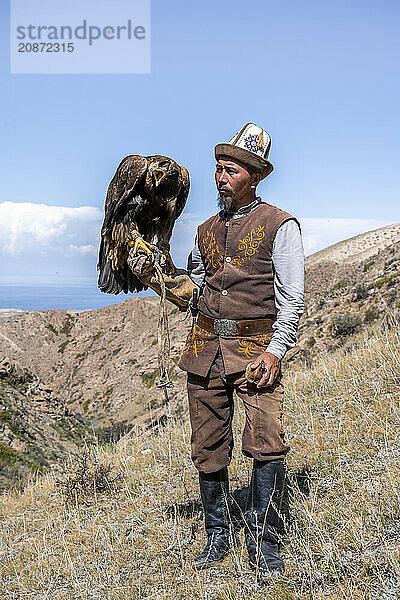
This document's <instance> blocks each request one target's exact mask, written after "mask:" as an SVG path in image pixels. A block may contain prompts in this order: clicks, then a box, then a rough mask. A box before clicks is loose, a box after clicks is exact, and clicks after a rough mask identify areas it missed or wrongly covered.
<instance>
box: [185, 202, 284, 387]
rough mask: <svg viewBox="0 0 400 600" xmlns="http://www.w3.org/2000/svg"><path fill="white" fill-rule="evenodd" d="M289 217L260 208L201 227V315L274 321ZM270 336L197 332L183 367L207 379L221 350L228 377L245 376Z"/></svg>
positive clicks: (191, 335) (214, 219)
mask: <svg viewBox="0 0 400 600" xmlns="http://www.w3.org/2000/svg"><path fill="white" fill-rule="evenodd" d="M289 219H294V217H292V215H290V214H289V213H287V212H285V211H283V210H281V209H279V208H277V207H276V206H272V205H271V204H267V203H264V202H263V203H260V204H259V205H258V206H256V207H255V208H254V209H253V210H252V211H251V212H249V213H247V214H244V215H243V216H242V217H239V218H234V219H229V220H227V219H225V218H224V216H223V212H220V213H218V214H217V215H214V216H212V217H210V218H209V219H207V221H205V222H204V223H203V224H202V225H200V226H199V227H198V231H197V239H198V246H199V250H200V253H201V257H202V260H203V263H204V266H205V280H204V289H203V293H202V295H201V297H200V301H199V310H200V312H202V313H203V314H205V315H206V316H208V317H212V318H214V319H258V318H275V317H276V307H275V302H274V271H273V264H272V258H271V255H272V247H273V243H274V239H275V235H276V232H277V231H278V229H279V227H280V226H281V225H282V224H283V223H284V222H285V221H287V220H289ZM270 339H271V334H262V335H256V336H249V337H245V338H244V337H237V336H236V337H221V336H217V335H215V334H211V333H209V332H207V331H205V330H204V329H201V328H200V327H199V326H198V325H195V326H194V327H192V329H191V331H190V333H189V335H188V338H187V340H186V346H185V348H184V350H183V353H182V356H181V359H180V361H179V366H180V367H181V368H182V369H184V370H185V371H190V372H192V373H195V374H197V375H201V376H206V375H207V373H208V370H209V368H210V366H211V363H212V361H213V360H214V358H215V355H216V353H217V351H218V347H220V348H221V351H222V355H223V359H224V366H225V372H226V373H227V374H230V373H236V372H238V371H241V370H244V369H245V368H246V365H247V364H248V363H249V362H250V361H251V360H252V359H254V358H255V357H256V356H257V355H258V354H260V353H261V352H263V351H264V349H265V348H266V346H267V345H268V343H269V341H270Z"/></svg>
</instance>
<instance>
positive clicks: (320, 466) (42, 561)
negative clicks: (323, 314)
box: [0, 323, 400, 600]
mask: <svg viewBox="0 0 400 600" xmlns="http://www.w3.org/2000/svg"><path fill="white" fill-rule="evenodd" d="M399 350H400V335H399V329H398V326H397V325H395V326H394V324H393V323H392V324H391V327H386V328H385V327H384V328H383V329H382V328H379V327H378V326H376V328H375V333H373V335H371V337H370V338H369V339H367V340H365V341H364V342H362V343H360V345H359V347H358V348H355V349H353V351H351V352H348V353H347V354H346V355H345V354H344V353H338V354H337V355H335V356H332V357H329V358H325V359H323V360H321V361H320V362H319V363H318V364H315V366H314V367H313V368H312V369H309V370H306V369H302V370H294V371H292V372H290V373H289V374H288V375H287V377H286V390H287V395H286V411H285V420H286V430H287V434H288V437H289V439H290V443H291V445H292V452H291V454H290V457H289V459H288V465H289V469H290V481H291V491H290V510H291V519H290V523H289V524H288V533H287V536H286V538H285V540H284V550H283V555H284V557H285V560H286V563H287V571H286V573H285V575H283V576H278V577H276V578H274V579H273V580H272V581H271V583H270V584H268V585H267V586H263V587H260V586H257V584H256V582H255V579H254V575H253V574H252V572H251V571H250V570H249V569H248V565H247V557H246V551H245V548H244V547H243V546H242V547H241V548H239V549H238V551H237V552H236V554H235V555H233V556H230V557H229V558H227V559H226V561H225V562H224V563H222V564H221V565H220V567H219V568H215V569H211V570H209V571H207V572H205V573H202V574H196V573H195V572H194V571H193V570H192V569H191V568H190V560H191V559H192V557H193V556H194V555H195V553H197V551H199V550H200V549H201V548H202V546H203V544H204V541H205V536H204V533H203V529H202V515H201V512H200V509H199V503H198V501H199V496H198V485H197V476H196V473H195V470H194V468H193V467H192V465H191V462H190V458H189V452H188V450H189V437H190V436H189V431H188V427H187V425H186V424H182V423H178V422H175V421H172V423H171V432H170V433H169V430H168V427H167V426H166V427H162V428H161V427H160V428H159V430H154V431H153V432H152V433H150V434H149V433H143V432H139V431H138V432H137V433H136V434H135V435H133V436H132V437H131V441H130V443H129V444H127V445H126V446H125V447H116V446H114V445H109V446H102V447H98V448H94V449H92V451H91V455H90V459H88V460H87V462H86V466H87V469H88V472H89V473H90V477H91V478H92V479H91V481H92V483H91V484H90V485H88V486H86V487H87V490H88V493H87V494H86V495H85V497H84V498H82V497H81V496H80V495H79V494H75V496H74V502H72V503H71V502H69V503H66V502H65V501H64V496H63V490H62V488H61V489H60V487H59V486H58V487H57V485H56V480H57V477H56V476H54V477H53V476H46V477H42V478H41V479H38V480H37V481H36V482H32V483H31V484H30V485H29V486H27V488H26V490H25V491H24V493H22V494H21V493H16V492H14V493H13V492H10V493H8V494H7V495H4V496H2V497H0V511H1V513H0V515H1V516H0V524H1V529H2V533H1V537H0V592H1V594H0V598H1V599H3V598H4V600H6V599H7V600H8V599H14V600H17V599H18V600H20V599H21V600H22V599H24V600H25V599H27V600H28V599H29V600H45V599H46V600H47V599H49V600H61V599H63V600H64V599H65V600H75V599H76V600H78V599H79V600H92V599H101V600H128V599H129V600H136V599H141V598H148V599H157V600H158V599H165V600H175V599H176V600H178V599H182V600H183V599H185V600H192V599H204V600H217V599H219V600H239V599H244V598H250V599H254V600H261V598H263V599H267V600H268V599H288V600H289V599H293V600H294V599H296V600H306V599H319V598H321V599H322V598H324V599H325V598H326V599H328V598H329V599H330V600H339V599H352V600H364V599H365V600H367V599H368V600H395V599H396V598H399V597H400V566H399V548H400V503H399V493H400V464H399V457H400V440H399V431H400V418H399V417H400V415H399V406H400V403H399V399H400V387H399V385H400V364H399V363H400V358H399ZM235 420H236V423H235V425H236V431H238V428H239V427H240V424H241V422H242V414H238V415H237V416H236V419H235ZM237 441H238V438H237ZM169 455H170V457H171V465H172V467H171V469H170V467H169V462H170V458H169ZM99 465H103V466H104V469H100V471H98V466H99ZM250 466H251V465H250V461H249V460H248V459H245V458H243V457H242V456H241V454H240V451H239V448H238V444H237V449H236V452H235V458H234V461H233V463H232V465H231V468H230V474H231V481H232V484H231V489H232V491H233V494H234V498H235V502H237V503H238V505H239V506H241V505H242V501H243V497H244V494H245V487H246V485H247V483H248V478H249V472H250ZM66 469H67V472H66V473H65V475H64V481H70V480H72V481H74V479H73V473H68V467H66ZM96 469H97V471H96ZM96 472H101V473H103V475H104V473H107V474H111V473H112V474H114V475H113V476H115V475H116V474H119V473H120V474H121V477H120V479H119V481H118V485H115V486H111V487H110V489H107V486H104V485H103V486H102V488H101V493H99V494H97V493H93V494H92V493H91V490H92V488H93V490H96V489H97V487H96ZM84 475H85V474H84V473H83V474H82V477H84ZM89 492H90V493H89ZM235 518H236V519H237V520H238V523H239V524H240V510H239V509H238V510H237V511H236V516H235ZM241 539H243V534H241Z"/></svg>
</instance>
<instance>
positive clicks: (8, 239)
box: [0, 202, 103, 258]
mask: <svg viewBox="0 0 400 600" xmlns="http://www.w3.org/2000/svg"><path fill="white" fill-rule="evenodd" d="M102 218H103V214H102V212H101V211H100V210H99V209H97V208H94V207H91V206H79V207H76V208H70V207H66V206H48V205H47V204H33V203H32V202H18V203H16V202H2V203H0V252H2V253H3V254H5V255H8V256H11V257H14V258H16V257H22V256H27V257H28V258H29V257H32V258H33V257H38V256H39V257H42V258H43V257H46V256H51V257H53V258H54V257H55V256H57V255H58V256H64V257H68V256H74V255H76V254H80V255H82V254H83V255H85V254H86V255H87V254H93V253H96V252H97V240H98V235H99V230H100V226H101V221H102Z"/></svg>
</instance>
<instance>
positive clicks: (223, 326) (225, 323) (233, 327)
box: [214, 319, 238, 336]
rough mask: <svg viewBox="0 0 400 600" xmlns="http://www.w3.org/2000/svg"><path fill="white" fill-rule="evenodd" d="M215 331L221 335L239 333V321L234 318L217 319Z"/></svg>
mask: <svg viewBox="0 0 400 600" xmlns="http://www.w3.org/2000/svg"><path fill="white" fill-rule="evenodd" d="M214 333H215V334H216V335H221V336H228V335H237V333H238V323H237V321H233V320H232V319H215V320H214Z"/></svg>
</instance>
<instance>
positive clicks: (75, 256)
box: [0, 202, 389, 284]
mask: <svg viewBox="0 0 400 600" xmlns="http://www.w3.org/2000/svg"><path fill="white" fill-rule="evenodd" d="M207 216H208V215H199V214H195V213H191V212H186V213H185V214H183V215H182V216H181V217H180V218H179V220H178V221H177V223H176V226H175V228H174V234H173V237H172V240H171V254H172V257H173V259H174V262H175V264H176V265H177V266H178V267H181V268H182V267H185V266H186V259H187V255H188V254H189V252H190V251H191V249H192V247H193V242H194V237H195V234H196V228H197V226H198V225H199V224H200V223H202V222H203V221H204V220H205V219H206V218H207ZM102 219H103V212H102V210H99V209H98V208H95V207H90V206H79V207H76V208H70V207H65V206H48V205H46V204H33V203H31V202H23V203H14V202H2V203H0V279H2V280H3V281H11V279H12V278H13V277H17V276H19V277H20V278H22V280H23V281H24V283H25V284H28V283H29V281H31V280H32V281H33V280H34V278H35V277H36V278H38V277H42V278H43V277H45V278H46V281H47V282H49V281H52V280H56V279H57V278H62V277H64V278H69V279H71V280H72V279H79V278H85V277H86V278H90V279H91V280H93V279H95V278H96V277H97V273H96V262H97V252H98V242H99V233H100V227H101V223H102ZM300 222H301V225H302V231H303V240H304V247H305V251H306V254H307V255H309V254H311V253H313V252H316V251H317V250H320V249H322V248H325V247H326V246H329V245H331V244H334V243H336V242H339V241H342V240H344V239H347V238H349V237H352V236H354V235H357V234H359V233H364V232H366V231H370V230H373V229H377V228H379V227H382V226H384V225H387V224H389V223H388V222H386V221H379V220H375V219H336V218H331V219H329V218H303V219H300ZM35 281H36V279H35Z"/></svg>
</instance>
